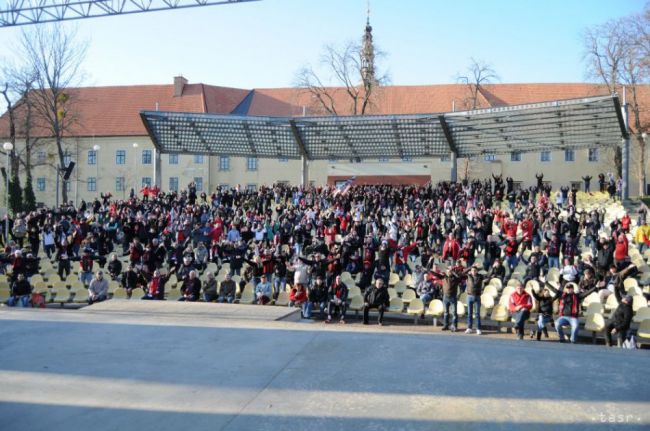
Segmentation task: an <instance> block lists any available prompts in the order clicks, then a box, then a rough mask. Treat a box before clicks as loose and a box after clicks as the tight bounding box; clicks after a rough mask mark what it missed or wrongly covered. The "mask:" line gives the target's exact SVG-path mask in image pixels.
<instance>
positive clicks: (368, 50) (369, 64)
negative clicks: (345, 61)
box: [361, 0, 375, 86]
mask: <svg viewBox="0 0 650 431" xmlns="http://www.w3.org/2000/svg"><path fill="white" fill-rule="evenodd" d="M361 78H362V79H363V81H364V84H365V86H368V84H369V83H372V82H374V81H375V47H374V46H373V44H372V26H371V25H370V0H368V15H367V18H366V31H365V32H364V34H363V38H362V45H361Z"/></svg>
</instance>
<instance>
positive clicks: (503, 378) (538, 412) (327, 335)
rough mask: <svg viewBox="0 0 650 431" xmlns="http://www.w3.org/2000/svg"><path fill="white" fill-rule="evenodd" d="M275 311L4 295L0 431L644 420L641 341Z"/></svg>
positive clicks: (648, 410) (649, 392)
mask: <svg viewBox="0 0 650 431" xmlns="http://www.w3.org/2000/svg"><path fill="white" fill-rule="evenodd" d="M288 314H290V310H288V309H287V308H283V307H259V306H246V305H243V306H239V305H221V304H201V303H199V304H183V303H175V302H169V303H168V302H148V301H147V302H145V301H119V300H112V301H107V302H105V303H102V304H97V305H94V306H92V307H86V308H84V309H81V310H55V309H45V310H42V309H27V310H21V309H7V308H6V307H4V308H2V309H0V340H2V343H1V344H0V430H11V431H18V430H25V431H27V430H29V431H36V430H55V431H58V430H84V431H85V430H120V431H123V430H156V431H159V430H160V431H162V430H179V429H185V430H188V431H189V430H210V431H216V430H232V431H240V430H255V431H260V430H283V431H285V430H300V431H303V430H327V431H333V430H354V431H357V430H427V431H429V430H431V431H434V430H446V429H448V430H460V429H463V430H465V429H467V430H513V429H522V430H544V431H546V430H566V431H569V430H571V431H576V430H605V429H625V430H632V429H635V430H647V429H649V428H650V379H649V378H648V370H649V369H650V356H649V355H648V350H642V351H624V350H620V349H606V348H604V347H603V346H592V345H576V346H572V345H560V344H559V343H551V342H546V343H537V342H534V341H530V340H525V341H521V342H520V341H516V340H514V339H494V338H485V337H478V336H475V335H473V336H465V335H461V334H447V333H444V334H442V333H439V332H436V333H433V329H432V328H431V326H429V327H428V328H427V327H424V326H421V325H420V326H418V327H417V328H411V327H408V326H407V327H405V326H387V327H378V326H368V327H365V326H363V325H360V324H358V323H352V324H348V325H323V324H322V323H320V322H307V321H302V322H301V321H300V320H299V319H298V318H296V316H295V314H292V315H290V316H288V317H287V315H288ZM283 318H284V319H283ZM278 319H281V320H278ZM350 320H352V321H354V319H350Z"/></svg>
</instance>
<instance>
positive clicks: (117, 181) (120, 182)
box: [115, 177, 125, 192]
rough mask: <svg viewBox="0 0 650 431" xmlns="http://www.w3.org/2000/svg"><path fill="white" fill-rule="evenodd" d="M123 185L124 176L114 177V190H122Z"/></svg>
mask: <svg viewBox="0 0 650 431" xmlns="http://www.w3.org/2000/svg"><path fill="white" fill-rule="evenodd" d="M124 186H125V182H124V177H115V191H116V192H123V191H124Z"/></svg>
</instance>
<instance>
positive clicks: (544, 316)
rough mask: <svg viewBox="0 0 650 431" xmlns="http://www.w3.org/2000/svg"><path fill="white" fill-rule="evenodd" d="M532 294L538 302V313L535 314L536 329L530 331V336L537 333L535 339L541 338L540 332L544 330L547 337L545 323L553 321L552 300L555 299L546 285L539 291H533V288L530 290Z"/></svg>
mask: <svg viewBox="0 0 650 431" xmlns="http://www.w3.org/2000/svg"><path fill="white" fill-rule="evenodd" d="M532 292H533V296H534V297H535V299H536V300H537V303H538V304H539V307H538V308H539V314H538V316H537V330H536V331H531V333H530V337H531V338H532V337H534V336H535V333H537V341H540V340H541V339H542V332H544V337H546V338H548V330H547V329H546V325H547V324H549V323H551V322H552V321H553V302H554V301H555V300H556V299H557V297H556V298H554V297H553V296H551V291H550V289H549V288H548V287H546V286H545V287H544V288H543V289H542V291H541V292H539V293H537V292H535V289H533V290H532Z"/></svg>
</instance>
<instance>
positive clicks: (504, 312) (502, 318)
mask: <svg viewBox="0 0 650 431" xmlns="http://www.w3.org/2000/svg"><path fill="white" fill-rule="evenodd" d="M490 319H491V320H494V321H495V322H501V323H503V322H507V321H508V320H510V315H509V314H508V308H506V307H505V306H504V305H501V304H497V305H495V306H494V308H493V309H492V314H490Z"/></svg>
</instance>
